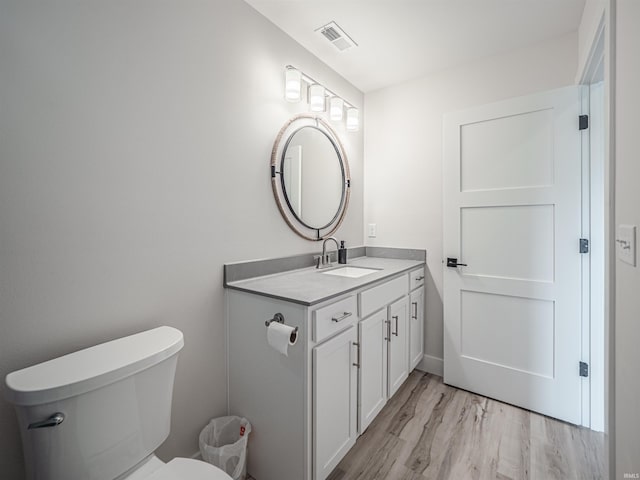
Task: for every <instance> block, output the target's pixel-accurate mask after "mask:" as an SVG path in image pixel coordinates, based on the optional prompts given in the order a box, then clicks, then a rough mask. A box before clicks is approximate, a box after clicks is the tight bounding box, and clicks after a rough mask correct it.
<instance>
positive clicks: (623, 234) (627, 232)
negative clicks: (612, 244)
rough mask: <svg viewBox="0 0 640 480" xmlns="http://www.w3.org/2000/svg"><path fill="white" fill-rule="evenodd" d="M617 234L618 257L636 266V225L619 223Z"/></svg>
mask: <svg viewBox="0 0 640 480" xmlns="http://www.w3.org/2000/svg"><path fill="white" fill-rule="evenodd" d="M617 233H618V234H617V235H616V257H617V258H618V260H620V261H621V262H624V263H628V264H629V265H632V266H634V267H635V266H636V226H635V225H618V232H617Z"/></svg>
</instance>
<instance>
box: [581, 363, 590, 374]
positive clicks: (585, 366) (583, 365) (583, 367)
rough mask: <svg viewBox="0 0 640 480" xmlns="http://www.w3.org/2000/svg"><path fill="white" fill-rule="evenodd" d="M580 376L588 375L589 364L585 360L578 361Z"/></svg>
mask: <svg viewBox="0 0 640 480" xmlns="http://www.w3.org/2000/svg"><path fill="white" fill-rule="evenodd" d="M580 376H581V377H588V376H589V364H588V363H585V362H580Z"/></svg>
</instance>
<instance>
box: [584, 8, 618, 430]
mask: <svg viewBox="0 0 640 480" xmlns="http://www.w3.org/2000/svg"><path fill="white" fill-rule="evenodd" d="M605 25H611V22H608V19H607V9H606V8H603V9H602V12H601V13H600V15H599V18H598V22H597V27H596V28H595V30H594V31H593V32H594V33H593V35H592V36H591V44H590V45H589V48H588V54H587V57H586V59H585V62H584V64H583V65H581V70H579V71H578V75H577V80H578V82H579V83H580V84H582V85H592V84H595V83H600V82H602V81H603V78H602V75H603V72H604V76H605V77H607V76H608V75H610V72H607V71H605V67H607V66H608V67H609V68H611V67H610V62H609V63H608V62H607V60H608V59H607V58H606V57H607V55H608V54H610V51H608V50H607V49H606V44H607V41H609V39H610V38H611V37H609V38H607V35H610V32H607V31H606V28H605ZM609 48H610V47H609ZM609 80H610V79H608V78H605V82H608V81H609ZM606 88H607V87H606V83H605V87H604V98H603V97H602V94H601V97H600V98H599V99H598V100H597V101H596V103H597V104H594V105H593V108H591V105H590V106H589V110H593V111H590V112H589V115H590V118H589V124H590V125H589V135H588V136H585V137H588V138H589V142H588V144H587V147H586V152H587V153H586V155H587V158H588V166H584V168H586V169H587V172H589V176H591V174H592V172H595V173H596V177H599V178H595V177H594V178H590V179H588V186H587V188H588V190H587V191H588V192H589V197H588V199H585V203H586V202H589V203H590V213H589V218H588V219H587V220H586V224H585V227H586V228H585V230H586V232H583V233H584V234H585V235H587V237H586V238H589V239H590V244H591V245H590V254H589V259H588V266H587V267H586V268H587V269H588V270H589V272H591V275H590V279H589V281H588V282H589V283H587V284H585V285H584V286H583V292H584V293H583V294H586V295H588V299H589V301H588V303H585V302H583V327H582V345H583V361H587V362H588V363H589V378H588V379H584V380H583V389H582V391H583V402H582V408H583V414H582V425H583V426H585V427H590V428H591V429H593V430H596V431H607V424H606V421H605V415H606V412H605V410H606V409H607V408H609V407H608V406H607V395H608V390H609V389H608V388H607V385H606V382H607V377H608V376H609V372H607V369H608V368H610V366H609V365H610V359H609V358H608V355H609V353H608V352H607V350H608V347H607V346H605V344H606V343H607V342H608V341H610V340H609V338H608V332H607V329H608V328H609V327H608V322H609V318H611V317H610V315H609V312H608V311H606V309H607V308H609V309H610V308H611V307H610V300H609V295H610V292H611V291H613V290H612V289H611V288H612V287H611V281H612V280H611V277H610V275H611V274H612V271H611V268H612V265H611V264H610V263H609V262H610V257H611V253H610V242H611V240H610V237H611V226H610V222H611V221H612V217H613V214H612V211H613V205H612V200H611V198H610V197H611V193H610V192H611V191H612V190H611V182H612V180H611V178H610V176H611V173H612V168H611V167H612V165H611V163H609V162H610V161H609V158H611V154H610V152H607V151H606V148H608V147H607V144H608V142H609V140H608V138H606V137H607V136H608V135H609V132H608V131H607V130H608V129H609V128H610V127H609V126H608V125H609V124H608V122H609V119H608V118H606V117H607V111H608V109H609V108H610V107H609V99H608V98H606V94H607V92H606ZM600 89H601V90H603V88H602V87H600ZM589 96H591V92H589ZM584 103H588V104H590V103H591V99H590V98H589V99H588V100H587V101H585V102H584ZM584 103H583V104H584ZM598 117H599V119H600V121H598ZM598 128H599V129H600V130H596V129H598ZM594 141H595V142H598V141H599V142H600V148H601V150H602V152H603V153H604V158H602V155H593V151H594V145H593V144H592V143H593V142H594ZM603 142H604V145H603ZM595 148H598V147H597V146H595ZM584 151H585V147H584V141H583V152H584ZM603 176H604V178H602V177H603ZM607 177H609V178H607ZM583 185H584V183H583ZM602 209H604V210H602ZM602 215H604V218H601V217H602ZM583 219H584V215H583ZM603 241H604V245H603V244H602V243H603ZM602 261H604V262H605V264H606V263H609V265H606V266H605V268H604V271H602V268H600V267H599V264H600V263H601V262H602ZM583 268H584V267H583ZM603 298H604V304H605V305H604V306H603V303H602V301H603ZM598 299H600V301H598ZM607 305H609V306H607ZM603 309H605V311H604V312H603ZM603 314H604V318H603ZM603 349H604V352H603ZM586 359H588V360H586Z"/></svg>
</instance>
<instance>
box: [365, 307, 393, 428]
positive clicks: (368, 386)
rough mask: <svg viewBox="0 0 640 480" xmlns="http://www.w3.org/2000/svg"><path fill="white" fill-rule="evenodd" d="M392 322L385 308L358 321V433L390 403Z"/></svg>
mask: <svg viewBox="0 0 640 480" xmlns="http://www.w3.org/2000/svg"><path fill="white" fill-rule="evenodd" d="M388 322H389V321H388V320H387V309H386V308H385V309H382V310H380V311H378V312H376V313H374V314H372V315H370V316H369V317H367V318H366V319H364V320H362V321H361V322H360V323H358V339H359V347H360V359H359V364H360V372H359V380H358V432H360V433H362V432H364V431H365V430H366V428H367V427H368V426H369V424H370V423H371V422H372V421H373V419H374V418H376V415H378V413H380V410H382V407H384V406H385V404H386V403H387V398H388V393H387V392H388V386H387V370H388V366H387V352H388V344H389V341H388V338H389V337H388V335H389V330H388V326H389V323H388Z"/></svg>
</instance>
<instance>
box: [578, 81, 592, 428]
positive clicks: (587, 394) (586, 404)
mask: <svg viewBox="0 0 640 480" xmlns="http://www.w3.org/2000/svg"><path fill="white" fill-rule="evenodd" d="M589 100H590V97H589V88H585V87H583V88H582V89H581V91H580V102H581V109H580V112H581V114H582V115H590V111H589V109H590V105H589ZM590 120H591V119H590ZM589 123H590V124H589V128H587V129H586V130H583V131H582V135H581V139H580V142H581V144H582V145H581V150H582V152H581V153H582V172H581V175H582V233H581V235H582V238H586V239H587V240H588V241H589V252H591V251H592V250H593V242H592V241H591V227H592V225H591V188H590V187H591V169H590V166H591V150H590V146H589V145H590V133H591V127H592V125H591V122H589ZM580 263H581V265H580V268H581V269H582V294H581V296H582V299H581V303H582V304H581V307H580V309H581V317H582V319H581V335H580V339H581V342H580V343H581V358H580V359H581V361H583V362H585V363H586V364H587V365H589V367H590V370H591V371H590V372H589V376H588V377H582V378H581V382H580V396H581V400H582V405H581V424H582V426H583V427H587V428H589V427H590V426H591V383H592V370H593V369H592V368H591V367H592V364H591V348H590V345H591V301H590V299H591V270H590V264H591V253H588V254H583V255H582V261H581V262H580Z"/></svg>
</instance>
